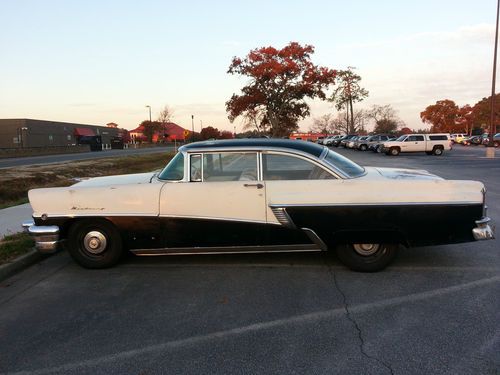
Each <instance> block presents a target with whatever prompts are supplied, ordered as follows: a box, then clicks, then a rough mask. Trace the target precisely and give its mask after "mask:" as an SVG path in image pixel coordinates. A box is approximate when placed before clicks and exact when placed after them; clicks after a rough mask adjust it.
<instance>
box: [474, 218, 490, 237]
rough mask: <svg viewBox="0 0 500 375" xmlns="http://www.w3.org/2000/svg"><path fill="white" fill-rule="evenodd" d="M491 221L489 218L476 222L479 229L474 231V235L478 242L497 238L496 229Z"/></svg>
mask: <svg viewBox="0 0 500 375" xmlns="http://www.w3.org/2000/svg"><path fill="white" fill-rule="evenodd" d="M490 221H491V219H490V218H489V217H487V216H485V217H483V218H482V219H480V220H476V225H477V227H476V228H474V229H472V235H473V236H474V239H475V240H477V241H482V240H492V239H494V238H495V233H494V229H493V228H492V227H491V226H490V224H489V223H490Z"/></svg>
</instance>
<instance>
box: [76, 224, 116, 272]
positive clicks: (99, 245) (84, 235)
mask: <svg viewBox="0 0 500 375" xmlns="http://www.w3.org/2000/svg"><path fill="white" fill-rule="evenodd" d="M68 252H69V253H70V255H71V256H72V257H73V259H74V260H75V261H76V262H77V263H78V264H80V265H81V266H83V267H85V268H106V267H111V266H113V265H115V264H116V263H117V262H118V261H119V260H120V257H121V255H122V252H123V250H122V240H121V236H120V233H119V232H118V230H117V229H116V227H115V226H114V225H113V224H111V223H110V222H108V221H106V220H101V219H97V220H90V219H88V220H83V221H78V222H76V223H75V224H73V225H72V226H71V227H70V229H69V232H68Z"/></svg>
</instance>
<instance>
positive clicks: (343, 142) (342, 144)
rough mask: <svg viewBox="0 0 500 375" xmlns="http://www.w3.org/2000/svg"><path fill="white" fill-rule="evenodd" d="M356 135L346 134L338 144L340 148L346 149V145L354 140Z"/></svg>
mask: <svg viewBox="0 0 500 375" xmlns="http://www.w3.org/2000/svg"><path fill="white" fill-rule="evenodd" d="M357 136H358V135H357V134H347V135H346V136H345V137H344V138H342V140H341V141H340V143H339V146H340V147H347V144H348V143H349V142H350V141H351V140H352V139H353V138H354V137H357Z"/></svg>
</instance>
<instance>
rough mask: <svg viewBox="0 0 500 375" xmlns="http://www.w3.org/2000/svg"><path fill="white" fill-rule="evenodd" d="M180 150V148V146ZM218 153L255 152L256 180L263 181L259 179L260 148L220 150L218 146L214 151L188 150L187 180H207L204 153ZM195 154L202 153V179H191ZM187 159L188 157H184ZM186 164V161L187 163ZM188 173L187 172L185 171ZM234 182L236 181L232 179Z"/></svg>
mask: <svg viewBox="0 0 500 375" xmlns="http://www.w3.org/2000/svg"><path fill="white" fill-rule="evenodd" d="M179 150H180V148H179ZM217 153H219V154H220V153H232V154H234V153H239V154H255V162H256V171H257V180H256V181H261V180H259V176H260V169H261V168H260V166H261V163H260V157H259V154H260V152H259V151H258V150H250V151H248V150H242V149H235V148H233V149H231V150H224V151H222V150H220V152H219V149H218V148H215V149H214V151H199V150H196V152H194V150H193V152H186V153H185V154H186V156H185V157H186V158H187V159H188V161H187V166H186V165H185V168H184V169H185V171H187V173H188V178H187V181H185V182H205V173H204V165H205V163H204V155H205V154H217ZM193 155H201V181H191V156H193ZM184 160H186V159H184ZM185 164H186V163H185ZM184 174H186V172H185V173H184ZM219 182H230V181H219ZM232 182H235V181H232Z"/></svg>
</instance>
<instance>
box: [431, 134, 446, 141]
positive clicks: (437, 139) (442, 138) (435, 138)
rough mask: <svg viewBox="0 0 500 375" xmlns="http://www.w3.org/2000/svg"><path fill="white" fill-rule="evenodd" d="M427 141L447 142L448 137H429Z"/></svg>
mask: <svg viewBox="0 0 500 375" xmlns="http://www.w3.org/2000/svg"><path fill="white" fill-rule="evenodd" d="M429 140H431V141H447V140H448V137H447V136H446V135H429Z"/></svg>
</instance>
